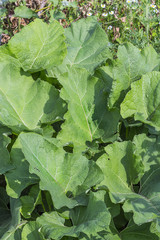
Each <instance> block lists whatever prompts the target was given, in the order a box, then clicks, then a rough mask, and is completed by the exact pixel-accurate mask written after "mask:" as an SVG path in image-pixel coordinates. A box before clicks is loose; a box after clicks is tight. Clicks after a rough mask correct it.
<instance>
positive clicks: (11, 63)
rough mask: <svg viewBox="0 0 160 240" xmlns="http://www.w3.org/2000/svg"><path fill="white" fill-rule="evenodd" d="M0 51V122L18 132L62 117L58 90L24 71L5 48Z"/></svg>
mask: <svg viewBox="0 0 160 240" xmlns="http://www.w3.org/2000/svg"><path fill="white" fill-rule="evenodd" d="M5 51H6V52H5ZM0 53H2V54H1V55H0V122H2V123H3V124H4V125H6V126H8V127H10V128H11V129H12V130H13V131H14V132H16V133H19V132H20V131H23V130H29V129H32V130H35V129H36V128H38V126H40V122H42V123H44V122H54V121H57V119H59V118H62V116H63V114H64V112H65V106H64V102H63V101H62V100H61V99H60V98H59V92H58V90H56V89H55V88H54V87H53V86H51V85H50V84H49V83H47V82H44V81H41V80H37V81H34V80H33V79H32V77H31V76H30V75H29V74H25V73H24V72H23V71H22V70H21V69H20V66H19V62H18V61H17V60H16V59H15V58H13V57H12V56H11V55H9V52H7V49H4V48H2V49H1V48H0ZM7 53H8V54H7Z"/></svg>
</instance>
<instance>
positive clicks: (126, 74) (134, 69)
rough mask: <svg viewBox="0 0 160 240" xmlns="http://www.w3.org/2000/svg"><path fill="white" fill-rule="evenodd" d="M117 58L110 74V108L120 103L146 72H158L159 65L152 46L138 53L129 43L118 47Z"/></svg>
mask: <svg viewBox="0 0 160 240" xmlns="http://www.w3.org/2000/svg"><path fill="white" fill-rule="evenodd" d="M117 57H118V59H117V60H116V61H115V62H114V63H113V64H114V65H113V67H112V72H111V73H110V76H111V77H112V78H113V83H112V91H111V93H110V97H109V102H108V103H109V106H110V107H111V108H112V107H113V106H114V105H115V103H116V102H117V101H118V102H119V103H121V101H122V100H123V98H124V96H125V92H126V91H128V89H129V87H130V85H131V83H132V82H134V81H136V80H138V79H139V78H140V77H141V76H142V75H143V74H145V73H147V72H151V71H153V70H155V69H157V70H158V65H159V63H160V62H159V58H158V54H157V53H156V51H155V50H154V49H153V47H152V46H147V47H146V48H144V49H143V50H142V51H141V52H140V50H139V49H138V48H137V47H135V46H133V45H132V44H131V43H126V44H124V45H122V46H119V48H118V53H117Z"/></svg>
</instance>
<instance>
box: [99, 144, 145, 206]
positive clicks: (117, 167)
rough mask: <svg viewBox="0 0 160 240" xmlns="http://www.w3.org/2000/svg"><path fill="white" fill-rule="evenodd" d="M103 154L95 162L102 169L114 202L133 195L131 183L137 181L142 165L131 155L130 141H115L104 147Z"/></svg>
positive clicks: (105, 183)
mask: <svg viewBox="0 0 160 240" xmlns="http://www.w3.org/2000/svg"><path fill="white" fill-rule="evenodd" d="M105 152H106V153H105V154H104V155H102V156H101V157H100V158H99V159H98V160H97V164H98V165H99V167H100V168H101V169H102V171H103V174H104V180H103V182H102V183H101V185H104V186H106V187H107V188H108V189H109V191H110V193H111V195H110V196H111V199H112V200H113V201H114V202H121V201H123V200H125V198H127V197H128V196H130V195H132V194H133V196H134V193H133V192H132V184H134V183H137V182H138V180H139V177H140V175H141V174H142V173H141V171H142V166H141V163H140V162H139V161H136V159H135V157H134V156H133V146H132V142H130V141H128V142H127V141H126V142H115V143H113V144H110V145H108V146H107V147H106V148H105Z"/></svg>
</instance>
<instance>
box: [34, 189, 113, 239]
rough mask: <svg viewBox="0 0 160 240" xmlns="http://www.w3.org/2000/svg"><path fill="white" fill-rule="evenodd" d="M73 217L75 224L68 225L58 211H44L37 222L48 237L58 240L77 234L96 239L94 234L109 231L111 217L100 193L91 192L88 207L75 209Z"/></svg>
mask: <svg viewBox="0 0 160 240" xmlns="http://www.w3.org/2000/svg"><path fill="white" fill-rule="evenodd" d="M97 195H98V196H97ZM71 219H72V223H73V226H71V227H67V226H65V220H64V219H63V218H62V217H60V216H59V215H58V214H57V213H56V212H52V213H49V214H48V213H44V214H43V215H42V216H41V217H39V218H38V220H37V222H38V224H40V225H41V228H40V229H41V231H42V233H43V234H44V236H45V237H46V238H53V239H57V240H58V239H61V238H62V237H63V236H72V237H76V236H77V237H80V239H81V238H82V237H84V236H86V238H84V239H94V236H100V235H99V234H98V233H100V232H101V231H103V230H106V232H107V231H109V224H110V220H111V217H110V213H109V212H108V210H107V208H106V206H105V203H104V202H103V201H102V200H100V199H99V193H90V196H89V202H88V205H87V207H76V208H75V209H73V210H72V212H71ZM92 237H93V238H92ZM95 239H96V238H95ZM100 239H101V238H100ZM102 239H103V238H102ZM106 239H107V238H106Z"/></svg>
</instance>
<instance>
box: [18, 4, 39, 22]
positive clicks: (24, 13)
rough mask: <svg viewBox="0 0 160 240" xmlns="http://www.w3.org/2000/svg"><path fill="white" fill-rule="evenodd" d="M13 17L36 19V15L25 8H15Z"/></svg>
mask: <svg viewBox="0 0 160 240" xmlns="http://www.w3.org/2000/svg"><path fill="white" fill-rule="evenodd" d="M14 15H15V17H20V18H28V19H30V18H32V17H37V14H36V13H35V12H34V11H33V10H32V9H30V8H28V7H26V6H19V7H16V8H15V10H14Z"/></svg>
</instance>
